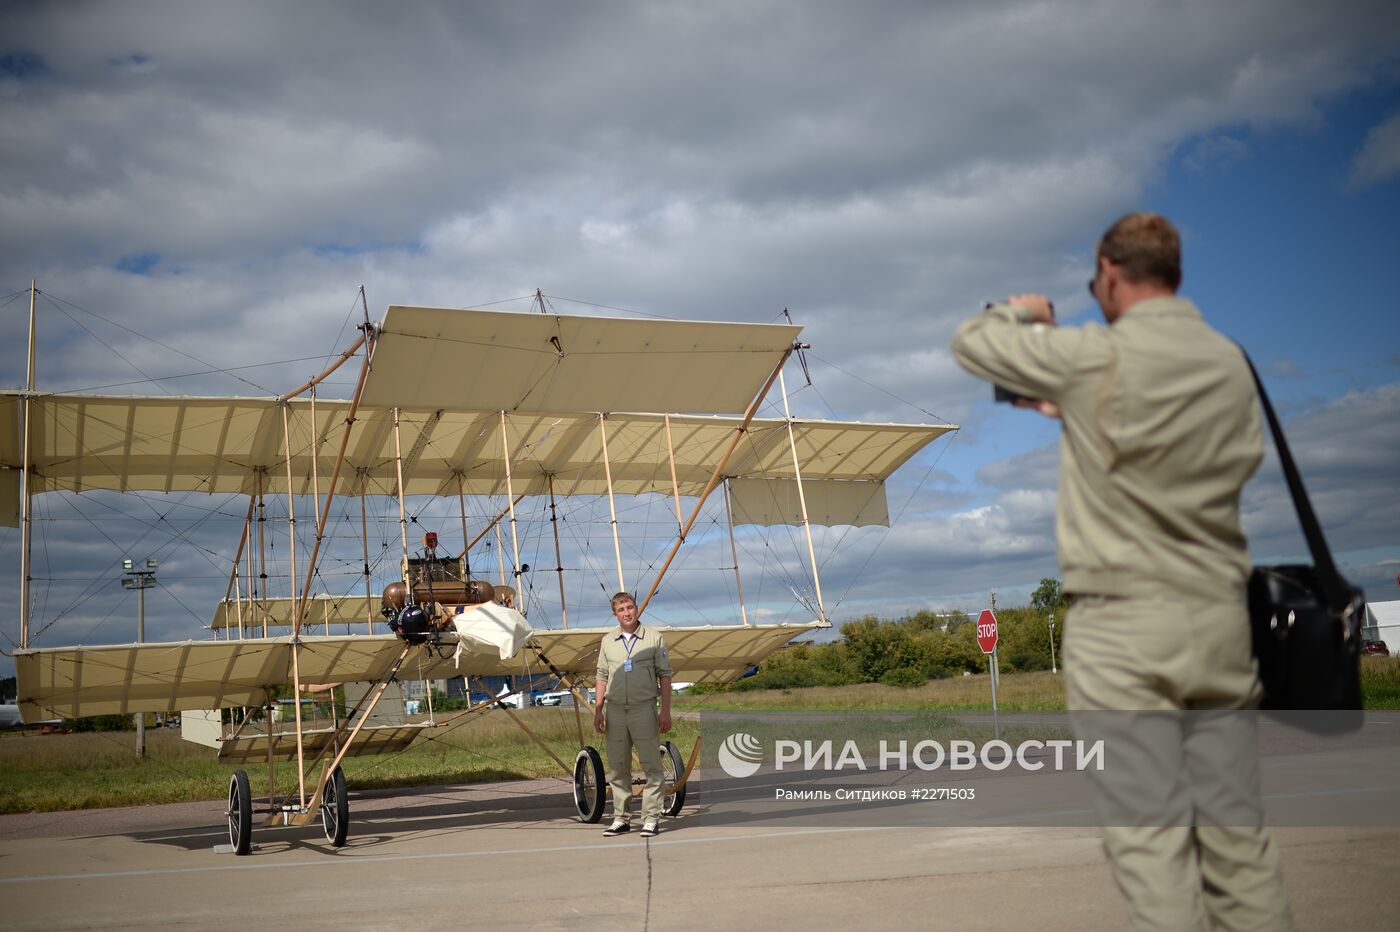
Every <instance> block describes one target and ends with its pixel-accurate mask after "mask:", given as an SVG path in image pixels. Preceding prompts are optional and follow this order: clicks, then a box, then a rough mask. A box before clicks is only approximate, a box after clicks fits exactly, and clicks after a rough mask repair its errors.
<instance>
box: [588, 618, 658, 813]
mask: <svg viewBox="0 0 1400 932" xmlns="http://www.w3.org/2000/svg"><path fill="white" fill-rule="evenodd" d="M634 635H635V637H629V636H628V635H626V634H624V633H623V631H622V628H621V627H618V628H615V629H613V630H612V631H610V632H609V633H607V634H605V635H604V636H603V641H602V644H601V645H600V646H599V648H598V679H600V680H604V681H606V683H607V689H606V691H605V692H604V694H603V709H604V715H605V716H606V721H607V747H608V785H609V786H611V787H612V801H613V819H614V820H621V821H623V822H630V821H631V813H630V812H629V811H628V810H629V801H630V800H631V798H632V748H633V747H634V746H635V747H636V749H637V760H638V761H639V762H640V763H641V765H642V770H643V771H645V772H646V778H647V782H646V788H645V789H644V790H643V791H642V821H643V822H646V821H649V820H652V819H658V820H659V819H660V818H661V809H662V805H663V802H662V801H663V795H664V789H663V782H664V779H665V776H664V773H663V771H662V769H661V763H662V762H661V732H660V731H659V730H658V728H657V724H656V703H657V699H658V697H659V696H660V688H659V687H660V681H661V678H662V677H663V676H665V677H669V676H670V675H671V660H670V657H669V656H668V655H667V652H666V642H665V641H664V640H662V638H661V633H660V632H658V631H653V630H651V629H649V628H648V627H647V626H646V625H638V626H637V630H636V631H635V632H634ZM629 661H630V662H629Z"/></svg>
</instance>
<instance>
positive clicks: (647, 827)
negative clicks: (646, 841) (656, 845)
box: [642, 819, 661, 838]
mask: <svg viewBox="0 0 1400 932" xmlns="http://www.w3.org/2000/svg"><path fill="white" fill-rule="evenodd" d="M659 834H661V823H660V822H658V821H656V820H655V819H647V820H646V821H645V822H643V823H642V837H643V838H651V837H652V836H654V835H659Z"/></svg>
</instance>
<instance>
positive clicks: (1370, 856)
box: [0, 780, 1400, 932]
mask: <svg viewBox="0 0 1400 932" xmlns="http://www.w3.org/2000/svg"><path fill="white" fill-rule="evenodd" d="M692 793H693V796H692V799H693V802H691V803H688V804H687V806H686V808H685V809H684V810H683V811H682V812H681V814H680V815H679V816H677V817H676V818H674V819H670V820H667V821H666V822H665V823H664V830H663V832H662V834H661V835H660V836H658V837H656V838H654V839H650V840H643V839H640V838H639V837H638V836H637V835H636V834H635V833H633V834H629V835H623V836H620V837H618V838H604V837H602V833H601V830H602V826H601V825H586V824H583V823H580V822H579V821H577V819H575V818H574V817H573V805H572V800H571V797H570V794H569V787H568V784H567V783H566V782H564V781H562V780H535V781H513V782H507V783H496V784H489V785H475V786H470V787H438V788H430V789H423V788H419V789H413V790H398V791H361V792H357V791H355V790H353V789H352V790H351V792H350V819H351V822H350V837H349V840H348V842H347V844H346V845H345V846H344V847H343V848H339V849H334V848H331V847H330V846H329V845H328V844H327V843H326V841H325V839H324V837H323V836H322V834H321V830H320V826H319V823H317V824H315V825H313V826H309V827H306V828H263V827H260V824H259V822H260V820H255V822H254V826H255V827H254V831H253V844H254V848H253V851H252V853H251V854H250V855H248V856H246V857H238V856H235V855H234V854H232V853H231V852H230V851H229V850H228V832H227V825H226V822H225V819H224V813H223V803H222V801H214V802H204V803H184V804H178V805H169V806H149V807H136V808H127V809H104V810H87V811H80V812H64V813H46V814H39V815H16V816H4V817H0V926H3V927H4V928H7V929H45V930H50V929H82V928H92V927H102V928H133V929H135V928H140V929H152V928H162V927H169V926H180V927H182V928H192V929H247V928H259V929H261V928H297V929H323V928H326V929H329V928H335V929H371V928H373V929H382V928H386V927H409V928H411V927H415V926H420V925H421V926H426V927H442V926H447V925H451V926H454V927H456V926H469V927H473V928H488V929H491V930H492V932H500V930H508V929H530V930H548V929H637V930H651V929H658V930H665V929H697V928H703V929H745V928H753V929H763V930H768V929H773V930H787V929H793V930H799V929H800V930H803V932H810V930H812V929H826V928H834V927H845V928H856V929H860V930H862V932H873V930H881V929H908V928H911V927H912V928H962V929H976V930H982V929H986V930H1002V929H1005V930H1016V932H1023V930H1026V929H1037V930H1061V929H1063V930H1075V932H1083V930H1096V929H1118V928H1124V927H1125V925H1126V920H1127V914H1126V911H1125V909H1124V906H1123V903H1122V900H1121V898H1120V896H1119V894H1118V891H1117V890H1116V888H1115V887H1114V885H1113V882H1112V879H1111V878H1110V875H1109V872H1108V867H1107V865H1106V863H1105V861H1104V858H1103V854H1102V852H1101V849H1100V843H1099V832H1098V830H1097V829H1095V828H1092V827H1055V828H1049V827H1035V828H1027V827H1016V828H1007V827H969V826H954V827H921V828H907V827H899V826H891V827H846V828H838V827H820V826H818V827H785V826H781V825H776V826H775V825H773V824H751V825H742V824H740V825H734V824H713V823H710V824H707V819H706V803H705V800H704V781H700V782H698V783H697V785H696V786H695V787H694V788H693V790H692ZM1275 838H1276V840H1277V841H1278V842H1279V844H1280V847H1281V850H1282V854H1283V862H1284V870H1285V882H1286V886H1287V891H1288V897H1289V901H1290V903H1291V905H1292V909H1293V913H1294V917H1295V920H1296V921H1297V924H1298V928H1299V929H1303V930H1308V929H1334V928H1345V929H1348V930H1370V929H1378V930H1379V929H1387V930H1388V929H1393V928H1396V927H1397V918H1396V917H1397V913H1398V912H1400V886H1397V885H1396V884H1395V883H1394V862H1395V860H1396V857H1397V855H1400V828H1394V827H1390V828H1383V829H1381V828H1364V827H1356V828H1296V827H1295V828H1280V829H1276V830H1275Z"/></svg>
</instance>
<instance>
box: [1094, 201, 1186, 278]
mask: <svg viewBox="0 0 1400 932" xmlns="http://www.w3.org/2000/svg"><path fill="white" fill-rule="evenodd" d="M1096 255H1097V256H1098V257H1100V258H1104V259H1107V260H1108V261H1109V262H1112V263H1113V264H1114V265H1116V266H1118V268H1119V269H1121V270H1122V273H1123V277H1124V278H1126V279H1127V280H1128V281H1130V282H1134V283H1137V284H1149V283H1150V284H1155V285H1162V286H1164V287H1166V288H1170V289H1171V290H1172V291H1175V290H1176V289H1177V288H1178V287H1179V286H1180V285H1181V236H1180V235H1179V234H1178V233H1177V232H1176V227H1174V226H1172V222H1171V221H1170V220H1168V219H1167V218H1166V217H1163V216H1162V215H1161V214H1153V213H1147V212H1145V211H1144V212H1140V213H1133V214H1127V215H1126V216H1123V217H1121V218H1119V220H1118V221H1117V222H1116V223H1114V224H1113V226H1111V227H1109V228H1108V229H1107V230H1106V231H1105V232H1104V235H1103V236H1102V237H1101V238H1100V239H1099V246H1098V249H1097V251H1096Z"/></svg>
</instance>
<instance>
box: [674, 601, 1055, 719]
mask: <svg viewBox="0 0 1400 932" xmlns="http://www.w3.org/2000/svg"><path fill="white" fill-rule="evenodd" d="M1066 607H1067V603H1066V601H1065V598H1064V596H1063V594H1062V593H1061V591H1060V582H1059V580H1057V579H1042V580H1041V581H1040V586H1039V587H1038V588H1037V589H1036V590H1035V593H1034V594H1033V595H1032V596H1031V603H1030V604H1029V605H1025V606H1017V607H1010V608H1005V607H1003V608H998V609H997V610H996V616H997V628H998V645H997V652H998V654H999V656H1000V661H1001V669H1002V670H1003V671H1007V670H1049V669H1050V665H1051V627H1050V618H1051V616H1052V615H1053V616H1054V619H1055V624H1054V652H1055V657H1056V659H1057V660H1058V658H1059V656H1060V634H1061V632H1062V631H1063V630H1064V616H1065V608H1066ZM986 671H987V657H986V655H985V654H983V653H982V649H981V648H980V647H978V646H977V620H976V618H974V617H972V616H970V615H968V614H967V613H965V612H951V613H947V614H935V613H934V612H931V611H927V610H925V611H919V612H915V613H914V614H912V615H907V616H905V617H903V618H897V619H884V618H879V617H877V616H875V615H867V616H865V617H864V618H857V619H855V620H852V621H848V622H846V624H845V625H843V626H842V628H841V637H840V638H839V639H838V640H836V641H832V642H830V643H827V644H812V643H799V644H793V645H792V646H790V647H788V648H786V649H784V650H780V651H778V652H776V653H774V654H772V655H771V656H769V657H768V659H766V660H764V661H763V663H762V664H760V665H759V667H758V672H757V673H755V674H754V675H752V676H748V677H745V678H744V679H742V680H739V681H738V682H735V683H730V684H726V685H715V684H699V685H697V686H695V687H692V689H693V690H695V691H698V692H723V691H731V690H734V691H743V690H750V689H797V688H802V687H808V686H848V685H852V684H855V683H884V684H885V685H888V686H905V687H913V686H921V685H923V684H924V683H926V682H928V681H929V680H933V679H942V678H944V677H949V676H961V675H962V674H963V673H964V672H967V673H985V672H986Z"/></svg>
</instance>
